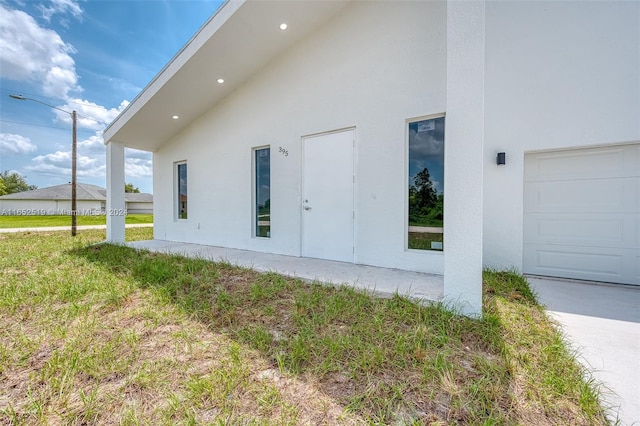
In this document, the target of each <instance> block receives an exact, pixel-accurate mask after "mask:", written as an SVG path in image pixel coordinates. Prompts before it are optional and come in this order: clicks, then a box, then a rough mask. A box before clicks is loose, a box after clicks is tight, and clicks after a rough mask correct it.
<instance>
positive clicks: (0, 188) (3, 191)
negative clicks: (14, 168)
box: [0, 177, 7, 196]
mask: <svg viewBox="0 0 640 426" xmlns="http://www.w3.org/2000/svg"><path fill="white" fill-rule="evenodd" d="M3 195H7V187H6V186H5V185H4V181H3V180H2V177H0V196H3Z"/></svg>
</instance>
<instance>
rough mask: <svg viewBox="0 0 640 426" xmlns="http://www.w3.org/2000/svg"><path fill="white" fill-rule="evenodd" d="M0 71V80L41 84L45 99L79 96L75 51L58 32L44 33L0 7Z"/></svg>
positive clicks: (28, 18) (27, 19)
mask: <svg viewBox="0 0 640 426" xmlns="http://www.w3.org/2000/svg"><path fill="white" fill-rule="evenodd" d="M0 14H1V15H2V19H0V69H1V70H2V78H7V79H10V80H16V81H24V82H32V83H40V84H41V87H42V91H43V93H44V94H45V95H47V96H51V97H57V98H63V99H66V98H67V97H68V95H69V93H70V92H81V91H82V88H81V87H80V85H79V84H78V75H77V74H76V68H75V61H74V60H73V58H72V57H71V55H73V54H74V53H76V50H75V49H74V47H73V46H72V45H71V44H68V43H65V42H64V41H63V40H62V38H61V37H60V35H58V33H57V32H55V31H53V30H50V29H46V28H43V27H41V26H40V25H38V23H37V22H36V21H35V20H34V19H33V18H32V17H31V16H29V15H27V14H26V13H25V12H22V11H20V10H14V9H8V8H6V7H5V6H4V5H2V4H0Z"/></svg>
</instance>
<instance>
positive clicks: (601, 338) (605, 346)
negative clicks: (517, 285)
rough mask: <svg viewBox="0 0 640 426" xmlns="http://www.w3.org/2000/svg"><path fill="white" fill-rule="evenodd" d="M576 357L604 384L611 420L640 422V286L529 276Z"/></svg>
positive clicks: (625, 423) (605, 402)
mask: <svg viewBox="0 0 640 426" xmlns="http://www.w3.org/2000/svg"><path fill="white" fill-rule="evenodd" d="M527 279H528V281H529V283H530V284H531V287H532V288H533V290H534V291H535V292H536V293H537V294H538V299H539V300H540V302H541V303H542V304H543V305H545V306H546V308H547V311H548V312H549V313H550V314H551V316H552V317H553V318H555V319H556V321H558V322H559V323H560V325H561V326H562V329H563V331H564V333H565V335H566V338H567V340H568V341H569V342H570V343H571V344H572V345H573V347H574V348H575V349H577V350H578V351H579V357H578V361H580V362H581V363H582V364H583V365H584V366H585V367H586V368H588V369H589V371H591V372H592V374H593V376H594V377H595V379H596V380H598V381H599V382H601V383H602V384H603V385H604V386H605V387H606V388H607V390H606V391H605V394H604V399H605V400H604V404H605V405H606V406H608V407H611V413H612V420H614V421H615V420H616V416H617V419H619V420H620V422H621V424H623V425H633V424H637V425H640V287H633V286H625V285H616V284H595V283H587V282H579V281H572V280H562V279H552V278H542V277H528V278H527Z"/></svg>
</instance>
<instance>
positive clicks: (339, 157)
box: [302, 129, 355, 262]
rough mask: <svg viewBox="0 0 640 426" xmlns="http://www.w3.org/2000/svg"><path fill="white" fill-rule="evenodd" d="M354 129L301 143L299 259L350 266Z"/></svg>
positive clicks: (309, 138)
mask: <svg viewBox="0 0 640 426" xmlns="http://www.w3.org/2000/svg"><path fill="white" fill-rule="evenodd" d="M354 138H355V131H354V130H353V129H351V130H346V131H340V132H335V133H327V134H323V135H317V136H308V137H304V138H303V139H302V149H303V175H302V179H303V180H302V185H303V189H302V227H303V229H302V255H303V256H305V257H315V258H318V259H329V260H339V261H342V262H353V229H354V228H353V221H354V212H353V186H354V185H353V181H354V174H353V145H354Z"/></svg>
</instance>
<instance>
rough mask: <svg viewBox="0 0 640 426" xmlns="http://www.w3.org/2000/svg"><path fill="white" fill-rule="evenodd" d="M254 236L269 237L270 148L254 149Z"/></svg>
mask: <svg viewBox="0 0 640 426" xmlns="http://www.w3.org/2000/svg"><path fill="white" fill-rule="evenodd" d="M255 153H256V154H255V155H256V156H255V164H256V186H255V194H256V200H255V203H256V205H255V211H256V217H255V226H256V231H255V232H256V233H255V235H256V237H265V238H269V237H271V150H270V149H269V148H263V149H256V151H255Z"/></svg>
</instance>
